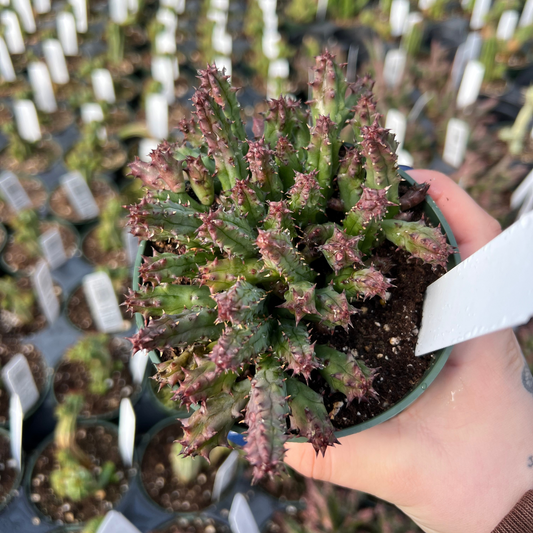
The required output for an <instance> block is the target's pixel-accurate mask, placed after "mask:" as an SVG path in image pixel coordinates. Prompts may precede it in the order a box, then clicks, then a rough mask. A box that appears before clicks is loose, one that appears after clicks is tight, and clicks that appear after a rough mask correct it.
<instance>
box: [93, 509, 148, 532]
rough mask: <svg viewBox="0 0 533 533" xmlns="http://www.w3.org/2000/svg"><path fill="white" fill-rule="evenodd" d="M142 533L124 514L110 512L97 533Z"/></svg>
mask: <svg viewBox="0 0 533 533" xmlns="http://www.w3.org/2000/svg"><path fill="white" fill-rule="evenodd" d="M119 532H120V533H141V532H140V531H139V530H138V529H137V528H136V527H135V526H134V525H133V524H132V523H131V522H130V521H129V520H128V519H127V518H126V517H125V516H124V515H123V514H121V513H119V512H118V511H109V512H108V513H107V514H106V515H105V518H104V519H103V520H102V523H101V524H100V527H99V528H98V529H97V530H96V533H119Z"/></svg>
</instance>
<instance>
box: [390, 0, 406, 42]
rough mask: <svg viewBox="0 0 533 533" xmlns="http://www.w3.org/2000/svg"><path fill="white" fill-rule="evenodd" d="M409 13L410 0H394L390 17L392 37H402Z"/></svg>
mask: <svg viewBox="0 0 533 533" xmlns="http://www.w3.org/2000/svg"><path fill="white" fill-rule="evenodd" d="M408 15H409V0H392V4H391V7H390V18H389V21H390V34H391V35H392V37H400V35H403V34H404V31H405V23H406V21H407V17H408Z"/></svg>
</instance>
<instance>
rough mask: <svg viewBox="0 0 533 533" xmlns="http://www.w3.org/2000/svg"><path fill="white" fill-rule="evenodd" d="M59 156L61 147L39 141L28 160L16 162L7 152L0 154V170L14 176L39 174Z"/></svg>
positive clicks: (49, 142) (53, 143)
mask: <svg viewBox="0 0 533 533" xmlns="http://www.w3.org/2000/svg"><path fill="white" fill-rule="evenodd" d="M60 156H61V147H60V146H59V145H58V144H57V143H55V142H53V141H46V140H43V141H40V142H39V143H38V144H37V145H36V146H35V148H34V150H33V151H32V153H31V155H30V156H29V157H28V158H25V159H24V160H23V161H17V159H15V157H13V156H12V155H11V153H10V152H9V150H3V151H2V152H0V168H1V169H2V170H11V171H12V172H14V173H15V174H19V173H20V174H32V175H35V174H41V173H42V172H44V171H45V170H48V169H49V168H50V167H51V166H52V163H54V162H55V161H57V160H58V159H59V157H60Z"/></svg>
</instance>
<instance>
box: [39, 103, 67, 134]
mask: <svg viewBox="0 0 533 533" xmlns="http://www.w3.org/2000/svg"><path fill="white" fill-rule="evenodd" d="M73 123H74V113H72V111H70V109H66V108H62V107H59V108H58V110H57V111H56V112H55V113H50V114H47V113H43V117H42V120H41V131H42V133H48V134H50V135H56V134H59V133H62V132H63V131H65V130H66V129H67V128H68V127H69V126H70V125H72V124H73Z"/></svg>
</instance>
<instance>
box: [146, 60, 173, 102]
mask: <svg viewBox="0 0 533 533" xmlns="http://www.w3.org/2000/svg"><path fill="white" fill-rule="evenodd" d="M151 70H152V78H154V80H157V81H158V82H159V83H160V84H161V85H162V86H163V94H164V95H165V97H166V99H167V103H168V104H169V105H171V104H173V103H174V101H175V99H176V96H175V94H174V66H173V64H172V59H171V58H170V57H165V56H154V57H152V65H151Z"/></svg>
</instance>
